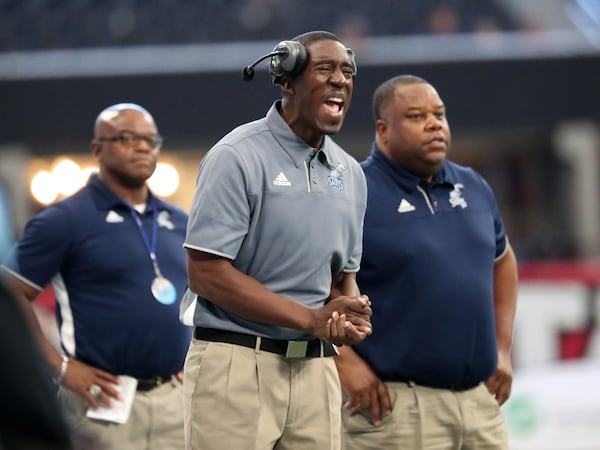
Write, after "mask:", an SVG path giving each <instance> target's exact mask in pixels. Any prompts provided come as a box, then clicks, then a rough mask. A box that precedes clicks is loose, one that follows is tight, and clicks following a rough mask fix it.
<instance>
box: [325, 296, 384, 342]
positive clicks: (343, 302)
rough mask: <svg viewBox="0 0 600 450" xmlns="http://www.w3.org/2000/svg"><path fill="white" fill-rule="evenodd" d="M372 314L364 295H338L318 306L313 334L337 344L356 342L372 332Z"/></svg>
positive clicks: (369, 303) (368, 301)
mask: <svg viewBox="0 0 600 450" xmlns="http://www.w3.org/2000/svg"><path fill="white" fill-rule="evenodd" d="M372 314H373V311H372V310H371V301H370V300H369V298H368V297H367V296H366V295H361V296H358V297H349V296H345V295H341V296H338V297H336V298H333V299H331V300H330V301H329V302H328V303H327V304H326V305H325V306H323V307H322V308H320V310H319V320H318V322H320V325H318V326H317V330H316V331H315V333H314V335H315V336H316V337H318V338H320V339H324V340H326V341H329V342H331V343H333V344H335V345H338V346H340V345H353V344H357V343H359V342H361V341H362V340H363V339H365V338H366V337H367V336H368V335H370V334H371V333H372V332H373V327H372V325H371V315H372Z"/></svg>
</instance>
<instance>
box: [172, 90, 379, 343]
mask: <svg viewBox="0 0 600 450" xmlns="http://www.w3.org/2000/svg"><path fill="white" fill-rule="evenodd" d="M278 107H279V101H277V102H275V103H274V104H273V106H272V107H271V109H270V110H269V111H268V113H267V116H266V117H265V118H263V119H260V120H257V121H254V122H250V123H247V124H244V125H241V126H239V127H238V128H236V129H234V130H233V131H231V132H230V133H229V134H227V135H226V136H225V137H223V138H222V139H221V140H220V141H219V142H217V143H216V144H215V145H214V147H213V148H212V149H211V150H210V151H209V152H208V153H207V154H206V156H205V157H204V159H203V160H202V163H201V165H200V171H199V175H198V182H197V186H196V193H195V196H194V200H193V203H192V208H191V212H190V216H189V221H188V227H187V236H186V239H185V243H184V246H185V247H187V248H191V249H195V250H200V251H203V252H207V253H211V254H215V255H219V256H223V257H225V258H229V259H231V260H232V261H233V262H232V264H233V265H234V267H235V268H236V269H238V270H239V271H241V272H243V273H245V274H247V275H249V276H251V277H253V278H255V279H257V280H258V281H260V282H261V283H262V284H264V285H265V286H266V287H267V288H268V289H270V290H271V291H274V292H276V293H278V294H280V295H283V296H286V297H288V298H291V299H293V300H295V301H297V302H300V303H303V304H305V305H307V306H309V307H313V308H318V307H320V306H322V305H323V303H324V301H325V300H326V299H327V298H328V296H329V293H330V289H331V281H332V276H333V275H334V274H338V273H340V272H356V271H358V269H359V264H360V259H361V253H362V224H363V218H364V213H365V208H366V197H367V187H366V182H365V178H364V175H363V171H362V169H361V168H360V166H359V165H358V163H357V161H356V160H355V159H354V158H353V157H351V156H350V155H348V154H347V153H346V152H345V151H344V150H342V148H341V147H339V146H338V145H337V144H336V143H335V142H333V140H332V139H331V138H329V136H326V137H325V141H324V144H323V146H322V148H321V149H320V150H319V151H318V152H317V151H316V150H315V149H313V148H312V147H310V146H309V145H307V144H306V143H305V142H304V141H302V140H301V139H300V138H299V137H298V136H297V135H296V134H295V133H294V132H293V131H292V130H291V129H290V128H289V126H288V125H287V123H285V121H284V120H283V119H282V117H281V115H280V114H279V112H278ZM181 315H182V319H183V321H184V323H187V324H190V325H191V324H193V325H196V326H201V327H210V328H219V329H225V330H233V331H240V332H245V333H250V334H255V335H260V336H267V337H272V338H279V339H302V338H307V337H308V336H306V335H305V334H304V333H301V332H299V331H297V330H291V329H288V328H277V327H272V326H267V325H263V324H258V323H255V322H250V321H247V320H244V319H242V318H240V317H238V316H235V315H233V314H231V313H228V312H226V311H225V310H223V309H221V308H219V307H218V306H216V305H215V304H214V303H211V302H210V301H207V300H206V299H204V298H202V297H200V296H198V295H196V294H194V293H193V292H191V291H189V290H188V291H187V292H186V294H185V296H184V299H183V302H182V307H181Z"/></svg>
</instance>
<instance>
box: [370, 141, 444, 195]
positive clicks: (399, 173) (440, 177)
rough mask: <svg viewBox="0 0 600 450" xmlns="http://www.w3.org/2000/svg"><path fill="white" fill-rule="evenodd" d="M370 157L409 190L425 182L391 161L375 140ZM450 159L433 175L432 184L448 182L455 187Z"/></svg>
mask: <svg viewBox="0 0 600 450" xmlns="http://www.w3.org/2000/svg"><path fill="white" fill-rule="evenodd" d="M370 158H372V159H373V161H375V162H376V163H377V165H378V166H379V167H381V169H382V170H384V171H385V172H386V173H387V174H388V175H390V176H391V177H392V178H393V179H394V180H396V181H397V182H398V183H399V184H400V185H401V186H402V187H403V188H404V189H406V190H407V191H409V192H412V191H414V190H415V189H416V188H417V186H419V185H422V184H423V183H425V182H424V181H423V179H421V178H420V177H418V176H416V175H414V174H412V173H410V172H409V171H407V170H404V169H403V168H401V167H399V166H398V165H397V164H394V163H393V162H392V161H390V160H389V159H388V158H387V157H386V156H385V155H384V154H383V153H382V152H381V150H379V148H378V147H377V144H376V143H375V142H373V146H372V147H371V154H370ZM447 164H448V161H444V164H443V165H442V168H441V169H440V170H439V171H438V172H437V173H436V174H435V175H434V176H433V178H432V179H431V183H430V185H431V186H434V185H443V184H448V185H450V186H452V188H454V182H453V181H452V180H451V179H450V176H449V175H450V174H449V171H448V170H447Z"/></svg>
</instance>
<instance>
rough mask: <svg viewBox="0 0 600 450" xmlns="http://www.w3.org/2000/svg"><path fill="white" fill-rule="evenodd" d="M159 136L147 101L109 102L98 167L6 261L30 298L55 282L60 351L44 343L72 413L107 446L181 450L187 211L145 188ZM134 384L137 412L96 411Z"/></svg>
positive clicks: (102, 118)
mask: <svg viewBox="0 0 600 450" xmlns="http://www.w3.org/2000/svg"><path fill="white" fill-rule="evenodd" d="M161 142H162V139H161V137H160V135H159V134H158V130H157V127H156V124H155V122H154V119H153V118H152V116H151V115H150V113H149V112H148V111H146V110H145V109H144V108H142V107H140V106H138V105H135V104H129V103H126V104H118V105H114V106H111V107H109V108H107V109H105V110H104V111H102V112H101V113H100V115H99V116H98V118H97V120H96V124H95V129H94V138H93V140H92V154H93V155H94V157H95V158H96V159H97V160H98V164H99V173H98V174H97V175H93V176H92V177H91V178H90V180H89V182H88V184H87V186H85V187H84V188H83V189H81V190H80V191H79V192H77V193H76V194H74V195H73V196H71V197H69V198H67V199H65V200H62V201H60V202H57V203H55V204H53V205H51V206H49V207H47V208H46V209H44V210H42V211H41V212H40V213H38V214H37V215H36V216H35V217H34V218H33V219H32V220H31V221H29V223H28V224H27V226H26V228H25V231H24V233H23V237H22V238H21V239H20V241H19V242H18V244H17V246H16V248H15V251H14V254H13V255H12V257H9V258H8V262H7V263H6V264H7V266H5V267H4V269H5V270H6V271H7V272H8V273H9V274H10V275H12V276H9V277H8V278H9V280H10V281H11V285H12V288H13V290H14V291H15V293H17V295H18V296H19V298H20V299H21V300H22V301H23V303H28V302H27V300H29V301H31V300H33V299H34V298H35V297H36V296H37V294H38V293H39V292H40V291H41V290H42V289H43V288H44V286H46V284H48V283H51V284H52V287H53V289H54V293H55V295H56V302H57V318H58V324H59V328H60V344H61V351H62V354H61V353H59V352H57V351H56V350H55V349H54V347H52V345H51V344H50V343H49V342H47V341H44V340H42V343H43V344H42V345H43V346H44V351H45V352H46V355H47V359H48V362H49V364H50V367H51V369H52V370H53V373H54V374H55V381H56V383H57V384H58V385H59V395H60V399H61V403H62V406H63V407H64V412H65V415H66V417H67V419H68V420H69V422H70V423H71V425H72V426H73V427H74V428H75V429H76V430H77V432H78V433H81V434H86V435H90V436H93V437H94V439H95V440H96V441H97V443H98V445H99V447H100V448H111V449H121V448H128V449H147V448H164V449H167V448H168V449H179V448H183V447H184V443H183V412H182V383H181V381H182V379H183V377H182V373H181V371H182V367H183V361H184V358H185V352H186V350H187V346H188V345H189V341H190V337H191V336H190V334H191V330H190V329H189V328H187V327H185V326H184V325H182V324H181V323H180V322H179V302H178V301H177V300H178V298H180V296H181V295H182V294H183V292H184V291H185V289H186V287H187V275H186V268H185V251H184V250H183V241H184V237H185V227H186V223H187V215H186V214H185V213H184V212H183V211H182V210H180V209H179V208H177V207H175V206H173V205H171V204H168V203H166V202H164V201H162V200H160V199H158V198H157V197H155V196H154V195H153V194H152V193H151V192H150V191H149V189H148V187H147V185H146V181H147V180H148V178H150V176H151V175H152V173H153V172H154V169H155V167H156V162H157V158H158V156H159V154H160V147H161ZM37 331H38V332H40V330H39V329H38V330H37ZM40 333H41V332H40ZM40 338H41V337H40ZM41 339H42V338H41ZM123 375H127V376H129V377H127V378H125V377H120V376H123ZM132 379H135V380H136V381H133V380H132ZM125 381H128V382H129V383H125ZM125 384H127V385H129V386H131V387H133V386H134V385H137V390H135V389H133V388H132V389H130V392H129V393H130V398H131V397H133V400H132V401H133V406H132V407H131V410H130V414H129V416H127V415H126V414H125V415H122V416H121V417H119V418H118V419H117V418H114V417H113V418H110V417H106V416H104V418H98V417H97V415H95V414H92V415H93V416H94V418H91V417H88V415H89V414H91V413H90V412H89V411H88V410H89V408H90V407H91V408H92V409H94V410H95V409H96V408H97V407H98V406H99V405H102V404H104V405H108V406H111V407H117V406H121V407H123V405H126V404H127V402H126V397H127V394H126V392H125V389H124V386H125ZM124 409H127V408H124ZM86 411H87V414H86ZM96 412H98V410H96ZM100 412H101V411H100ZM123 421H125V423H121V422H123Z"/></svg>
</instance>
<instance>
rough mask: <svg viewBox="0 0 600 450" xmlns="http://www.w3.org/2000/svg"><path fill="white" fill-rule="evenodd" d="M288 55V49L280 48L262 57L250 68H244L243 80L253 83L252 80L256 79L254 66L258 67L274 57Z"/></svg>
mask: <svg viewBox="0 0 600 450" xmlns="http://www.w3.org/2000/svg"><path fill="white" fill-rule="evenodd" d="M288 54H289V50H288V49H287V48H280V49H277V50H274V51H272V52H271V53H268V54H266V55H265V56H261V57H260V58H258V59H257V60H256V61H254V62H253V63H252V64H250V65H249V66H246V67H244V70H242V78H243V79H244V81H251V80H252V78H254V66H256V65H257V64H258V63H259V62H261V61H264V60H265V59H267V58H272V57H273V56H277V55H288Z"/></svg>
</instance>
